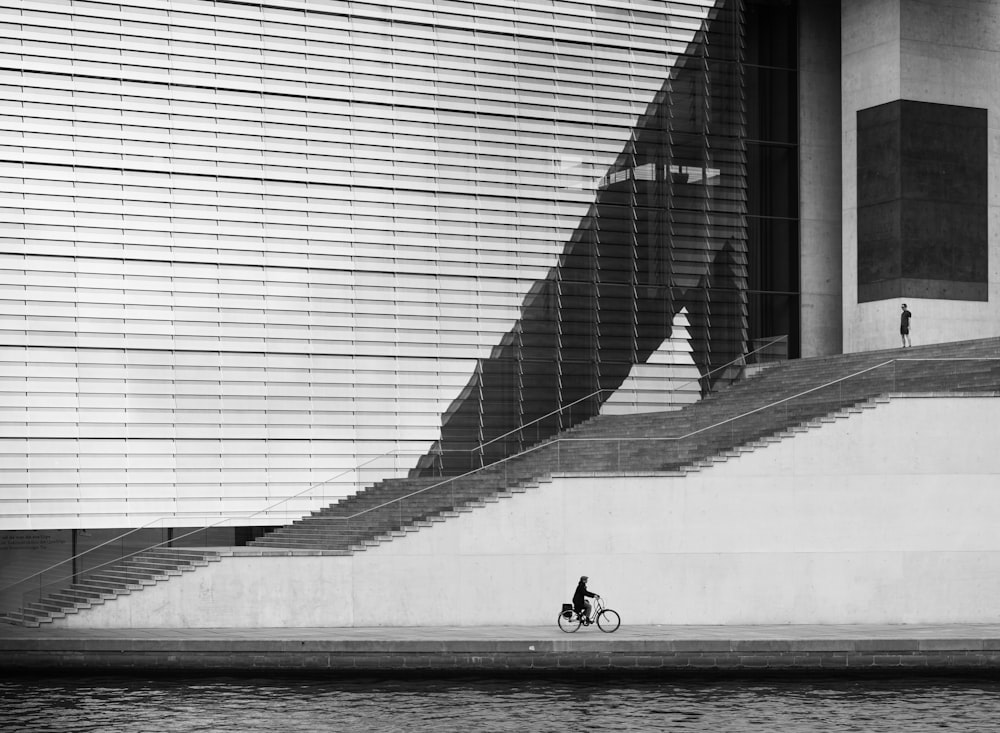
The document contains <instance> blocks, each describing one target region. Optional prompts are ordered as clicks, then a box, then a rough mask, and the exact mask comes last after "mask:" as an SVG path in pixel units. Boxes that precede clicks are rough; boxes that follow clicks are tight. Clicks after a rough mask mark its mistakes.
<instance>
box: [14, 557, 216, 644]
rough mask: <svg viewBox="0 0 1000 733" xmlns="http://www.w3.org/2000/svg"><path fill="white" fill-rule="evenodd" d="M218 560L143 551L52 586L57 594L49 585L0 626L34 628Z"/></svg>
mask: <svg viewBox="0 0 1000 733" xmlns="http://www.w3.org/2000/svg"><path fill="white" fill-rule="evenodd" d="M218 560H219V553H217V552H213V551H211V550H203V549H185V548H171V547H156V548H153V549H149V550H142V551H141V552H138V553H135V554H133V555H130V556H128V557H126V558H123V559H121V560H118V561H115V562H111V563H107V564H105V565H102V566H101V567H99V568H96V569H94V570H91V571H88V572H85V573H81V574H80V576H79V579H78V580H76V581H71V580H70V579H67V583H65V584H54V585H55V586H56V587H59V589H58V590H53V589H52V587H53V586H52V584H50V585H49V586H48V588H49V589H48V590H46V589H43V590H42V591H41V592H40V593H37V594H36V595H37V599H36V600H26V601H25V603H24V605H23V607H22V608H21V609H20V610H18V611H9V612H7V613H4V614H0V622H4V623H10V624H16V625H18V626H35V627H37V626H40V625H41V624H44V623H51V622H52V620H53V619H57V618H65V617H66V616H67V615H69V614H73V613H77V612H79V611H80V610H83V609H87V608H92V607H93V606H96V605H100V604H102V603H104V602H105V601H108V600H113V599H115V598H118V597H119V596H122V595H128V594H129V593H132V592H133V591H139V590H142V589H143V588H144V587H146V586H148V585H154V584H156V583H161V582H163V581H165V580H169V579H170V578H171V577H173V576H175V575H180V574H181V573H186V572H191V571H193V570H196V569H197V568H199V567H203V566H205V565H208V563H210V562H218ZM60 586H61V587H60Z"/></svg>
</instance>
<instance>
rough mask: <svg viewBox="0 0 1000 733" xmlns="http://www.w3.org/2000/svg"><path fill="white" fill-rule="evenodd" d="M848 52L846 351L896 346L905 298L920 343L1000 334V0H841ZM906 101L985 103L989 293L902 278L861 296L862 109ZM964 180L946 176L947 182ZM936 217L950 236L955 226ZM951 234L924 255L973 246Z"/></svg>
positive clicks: (844, 74)
mask: <svg viewBox="0 0 1000 733" xmlns="http://www.w3.org/2000/svg"><path fill="white" fill-rule="evenodd" d="M841 54H842V55H841V79H842V83H841V89H842V125H843V157H842V162H843V179H842V180H843V320H844V351H847V352H850V351H864V350H870V349H877V348H887V347H894V346H898V345H899V343H900V342H899V331H898V323H899V310H900V309H899V306H900V303H901V302H904V301H905V302H906V303H907V304H908V305H909V308H910V310H911V311H913V316H914V317H913V323H912V338H913V343H914V345H920V344H927V343H940V342H947V341H955V340H961V339H972V338H980V337H986V336H997V335H1000V267H998V262H1000V251H998V248H1000V234H998V232H1000V185H998V184H1000V180H998V176H1000V173H998V168H1000V166H998V163H1000V83H998V81H997V80H998V79H1000V3H996V2H992V1H990V0H843V3H842V6H841ZM899 100H909V101H913V102H920V103H930V104H936V105H954V106H957V107H964V108H974V109H979V110H986V120H987V122H986V126H987V130H986V139H987V144H986V147H985V150H986V155H987V157H988V165H987V167H988V174H987V178H988V205H987V212H986V214H985V215H986V217H987V220H988V231H987V235H986V239H987V244H986V245H985V250H984V251H985V252H986V259H987V261H988V265H985V267H986V268H987V269H988V273H987V274H986V277H985V279H986V281H987V283H986V288H985V289H986V292H987V296H986V298H985V299H983V298H982V297H980V298H979V299H978V300H977V299H968V298H967V299H961V298H957V297H955V298H953V297H948V296H947V295H945V296H941V295H940V294H936V295H928V293H927V292H926V291H925V292H922V291H921V288H920V287H919V286H918V285H913V284H908V283H905V282H904V285H903V287H902V290H901V291H900V293H899V294H898V297H896V296H893V297H887V298H885V299H881V300H869V302H860V303H859V298H858V280H859V277H858V177H857V171H858V163H859V161H858V157H857V149H858V145H857V143H858V137H857V135H858V129H857V118H858V112H859V111H860V110H867V109H869V108H871V107H875V106H877V105H883V104H888V103H891V102H897V101H899ZM904 135H905V133H904ZM909 183H913V182H912V181H911V182H909ZM957 183H958V182H956V181H953V180H952V181H949V180H948V176H947V175H942V182H941V185H942V186H947V185H955V184H957ZM901 188H902V190H904V191H906V190H907V188H908V182H907V181H903V182H902V183H901ZM935 224H936V225H939V226H941V227H942V232H941V241H942V242H948V231H947V225H946V224H942V223H940V222H935ZM959 238H960V237H959ZM904 239H905V236H904ZM952 241H954V244H953V245H952V246H953V247H954V251H951V250H950V249H949V245H948V244H942V245H941V246H940V247H939V248H937V249H936V250H935V251H934V252H924V253H920V252H919V251H917V253H916V255H917V256H929V255H933V256H935V257H941V258H943V259H947V258H948V257H949V256H958V255H960V254H961V248H962V247H963V246H964V245H965V244H966V243H965V242H964V241H955V240H954V239H953V240H952ZM905 245H906V242H905V241H904V246H905ZM910 256H914V253H913V252H911V253H910ZM977 261H978V260H977ZM977 267H978V265H977Z"/></svg>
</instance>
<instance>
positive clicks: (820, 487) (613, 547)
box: [59, 398, 1000, 627]
mask: <svg viewBox="0 0 1000 733" xmlns="http://www.w3.org/2000/svg"><path fill="white" fill-rule="evenodd" d="M998 416H1000V400H998V399H986V398H982V399H974V398H936V399H935V398H919V399H918V398H901V399H898V400H895V401H893V402H892V403H890V404H887V405H883V406H880V407H878V408H877V409H874V410H869V411H865V412H863V413H861V414H859V415H855V416H853V417H851V418H850V419H844V420H841V421H837V422H835V423H832V424H828V425H825V426H824V427H823V428H822V429H818V430H813V431H810V432H807V433H802V434H798V435H796V436H795V437H793V438H789V439H786V440H785V441H783V442H780V443H776V444H773V445H771V446H769V447H768V448H766V449H762V450H758V451H755V452H754V453H751V454H747V455H744V456H742V457H741V458H739V459H735V460H730V461H728V462H726V463H722V464H718V465H716V466H714V467H712V468H709V469H706V470H703V471H701V472H699V473H696V474H692V475H689V476H687V477H683V478H681V477H664V476H660V477H632V478H626V477H607V478H597V477H595V478H562V479H557V480H555V481H554V482H553V483H551V484H544V485H542V487H540V488H539V489H536V490H532V491H529V492H528V493H526V494H523V495H517V496H515V498H513V499H508V500H504V501H501V502H499V503H496V504H490V505H487V507H486V508H483V509H479V510H476V511H474V512H472V513H470V514H464V515H462V516H461V517H460V518H459V519H453V520H449V521H448V522H445V523H442V524H437V525H434V526H433V527H432V528H429V529H423V530H421V531H420V532H418V533H416V534H413V535H410V536H407V537H405V538H402V539H397V540H394V541H393V542H391V543H389V544H386V545H382V546H380V547H378V548H375V549H372V550H370V551H367V552H364V553H360V554H358V555H355V556H353V557H291V558H252V557H251V558H242V557H235V558H227V559H225V560H223V561H222V562H220V563H216V564H212V565H211V566H209V567H208V568H203V569H201V570H198V571H197V572H195V573H192V574H187V575H184V576H181V577H178V578H174V579H173V580H171V581H169V582H168V583H164V584H161V585H159V586H156V587H153V588H149V589H147V590H145V591H143V592H141V593H137V594H134V595H132V596H129V597H127V598H124V599H120V600H118V601H115V602H111V603H108V604H105V605H104V606H101V607H98V608H96V609H95V610H93V611H90V612H86V613H81V614H79V615H77V616H70V617H68V618H67V619H66V620H65V621H62V622H59V623H61V624H65V625H69V626H90V627H117V626H126V627H127V626H136V627H146V626H165V627H172V626H185V627H213V626H243V627H254V626H350V625H355V626H380V625H430V626H435V625H479V624H500V625H521V624H550V623H554V620H555V616H556V613H557V611H558V609H559V606H560V604H561V603H562V602H564V601H568V600H569V599H570V595H571V593H572V590H573V587H574V586H575V584H576V580H577V579H578V577H579V576H580V575H582V574H587V575H589V576H590V577H591V587H592V588H593V589H594V590H596V591H598V592H600V593H601V594H603V595H604V596H606V599H607V601H608V603H609V604H610V605H611V606H613V607H615V608H617V609H618V610H619V612H620V613H621V614H622V618H623V619H624V622H625V623H634V624H640V623H641V624H686V623H698V624H704V623H720V624H726V623H732V624H736V623H743V624H747V623H862V622H872V623H876V622H877V623H929V622H996V621H998V620H1000V580H998V578H1000V533H998V532H997V531H996V527H997V525H998V521H1000V452H998V451H997V450H996V445H998V444H1000V421H998V420H997V417H998Z"/></svg>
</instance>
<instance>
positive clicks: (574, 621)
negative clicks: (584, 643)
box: [559, 611, 580, 634]
mask: <svg viewBox="0 0 1000 733" xmlns="http://www.w3.org/2000/svg"><path fill="white" fill-rule="evenodd" d="M559 628H560V629H562V630H563V631H565V632H566V633H567V634H572V633H573V632H574V631H576V630H577V629H578V628H580V619H579V617H578V616H577V615H576V614H575V613H573V612H572V611H563V612H561V613H560V614H559Z"/></svg>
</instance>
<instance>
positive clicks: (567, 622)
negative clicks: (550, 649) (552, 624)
mask: <svg viewBox="0 0 1000 733" xmlns="http://www.w3.org/2000/svg"><path fill="white" fill-rule="evenodd" d="M558 623H559V628H560V629H562V630H563V631H565V632H566V633H567V634H572V633H573V632H574V631H576V630H577V629H579V628H580V627H581V626H590V625H591V624H594V623H596V624H597V628H599V629H600V630H601V631H603V632H604V633H606V634H610V633H613V632H614V631H616V630H617V629H618V627H619V626H621V623H622V619H621V616H619V615H618V612H617V611H613V610H612V609H610V608H607V607H606V606H605V605H604V601H603V600H602V599H601V597H600V596H597V598H595V599H594V604H593V606H592V607H591V609H590V615H589V616H588V615H587V612H586V611H580V612H579V613H577V612H576V611H574V610H573V604H571V603H564V604H563V608H562V610H561V611H560V612H559V619H558Z"/></svg>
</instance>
